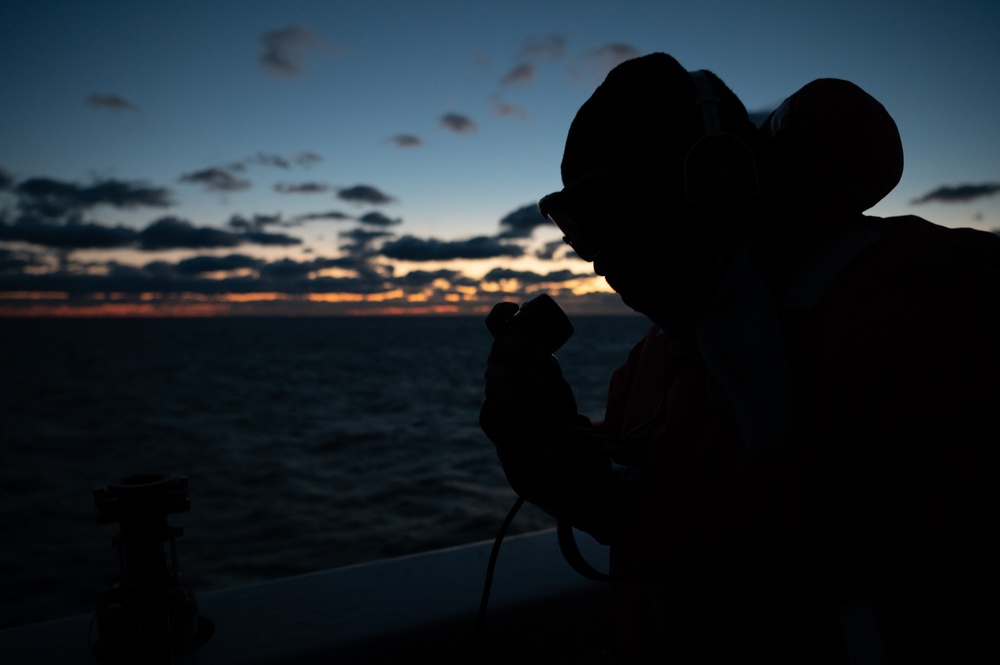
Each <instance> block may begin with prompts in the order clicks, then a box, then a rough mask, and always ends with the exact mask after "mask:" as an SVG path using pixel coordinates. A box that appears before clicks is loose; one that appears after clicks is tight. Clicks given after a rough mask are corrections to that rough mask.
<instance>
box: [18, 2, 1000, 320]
mask: <svg viewBox="0 0 1000 665" xmlns="http://www.w3.org/2000/svg"><path fill="white" fill-rule="evenodd" d="M652 51H665V52H668V53H670V54H672V55H674V56H675V57H676V58H677V59H678V60H679V61H680V62H681V63H682V64H683V65H685V66H686V67H688V68H689V69H702V68H704V69H711V70H713V71H715V72H716V73H717V74H719V75H720V76H721V77H722V79H723V80H725V81H726V83H727V84H728V85H729V86H730V87H731V88H732V89H733V90H734V92H736V94H737V95H739V96H740V98H741V99H742V100H743V102H744V104H745V105H746V107H747V109H748V110H749V111H750V112H751V113H752V114H754V115H755V117H756V116H763V115H766V113H767V112H769V111H770V110H771V109H773V108H774V107H775V106H776V105H777V104H779V103H780V102H781V100H782V99H784V98H785V97H787V96H788V95H790V94H792V93H793V92H794V91H795V90H797V89H798V88H799V87H801V86H802V85H804V84H805V83H808V82H809V81H811V80H813V79H816V78H822V77H835V78H843V79H848V80H851V81H853V82H855V83H857V84H858V85H860V86H861V87H862V88H864V89H865V90H867V91H868V92H869V93H871V94H872V95H874V96H875V97H876V98H877V99H879V101H881V102H882V103H883V104H884V105H885V106H886V108H887V109H888V110H889V112H890V113H891V114H892V115H893V117H894V118H895V120H896V122H897V124H898V126H899V129H900V133H901V135H902V139H903V146H904V151H905V154H906V169H905V173H904V175H903V179H902V182H901V183H900V184H899V185H898V186H897V188H896V189H895V191H894V192H893V193H892V194H890V195H889V196H888V197H887V198H886V199H885V200H884V201H883V202H882V203H880V204H879V205H878V206H877V207H876V208H874V209H873V210H872V211H871V213H872V214H878V215H899V214H917V215H920V216H923V217H926V218H928V219H930V220H931V221H935V222H938V223H940V224H944V225H946V226H953V227H959V226H970V227H974V228H980V229H985V230H993V229H996V228H1000V196H998V195H997V194H998V192H1000V123H998V121H997V118H998V117H1000V3H998V2H995V0H983V1H980V2H965V1H962V0H955V1H951V2H929V1H922V2H921V1H914V2H903V1H898V2H897V1H887V2H879V1H877V0H868V1H857V0H843V1H841V2H829V3H825V2H824V3H819V2H803V0H790V1H780V2H744V1H739V0H732V1H728V2H723V1H717V0H702V1H700V2H688V1H684V2H680V1H670V0H643V1H639V0H634V1H627V2H614V3H613V2H609V1H607V0H605V1H595V0H577V1H572V2H545V1H541V0H534V1H531V2H527V1H525V2H522V1H520V0H506V1H504V2H492V3H484V2H457V1H456V2H433V1H426V2H404V1H402V0H397V1H395V2H385V1H381V0H361V1H354V0H337V1H319V0H314V1H308V0H283V1H282V2H266V1H263V0H242V1H238V2H237V1H232V2H213V1H211V0H200V1H199V2H188V1H178V2H143V1H136V2H99V3H84V2H68V1H67V2H56V1H54V0H4V1H3V2H2V3H0V61H2V63H3V73H2V74H0V76H2V81H3V85H2V87H0V94H2V96H0V315H17V314H21V315H70V314H83V315H122V314H129V315H165V316H166V315H174V316H176V315H184V316H188V315H224V314H275V315H287V314H309V315H320V314H354V313H366V312H367V313H434V312H437V313H481V312H483V311H486V310H488V309H489V307H490V306H491V305H492V304H493V303H494V302H496V301H498V300H501V299H504V298H518V299H520V298H523V297H528V296H530V294H531V293H533V292H535V291H537V290H544V291H547V292H550V293H552V294H554V295H557V296H558V297H559V298H560V302H562V303H563V304H564V305H565V306H566V307H567V309H570V310H575V311H607V310H608V309H609V308H610V309H613V308H614V307H616V306H619V305H618V301H617V296H615V295H614V294H611V293H609V292H608V289H607V287H606V285H604V284H603V281H602V280H600V279H599V278H595V277H593V276H592V273H591V271H590V267H589V265H588V264H586V263H584V262H583V261H581V260H580V259H578V258H577V257H575V255H573V254H572V253H571V252H570V253H567V251H566V248H565V247H563V246H562V245H561V243H560V242H559V241H560V237H559V234H558V232H557V231H556V229H555V228H552V227H550V226H548V225H547V224H543V220H541V218H540V216H539V215H538V213H537V211H536V209H535V202H536V201H537V200H538V199H539V198H540V197H541V196H543V195H545V194H547V193H549V192H551V191H553V190H556V189H559V188H560V187H561V183H560V181H559V161H560V157H561V154H562V147H563V142H564V139H565V135H566V130H567V129H568V127H569V124H570V122H571V120H572V118H573V115H574V113H575V112H576V110H577V108H579V106H580V104H582V103H583V102H584V101H585V100H586V98H587V97H588V96H589V95H590V93H591V92H592V91H593V89H594V87H595V86H596V85H597V84H598V83H599V82H600V81H601V80H602V78H603V76H604V75H605V74H606V72H607V71H608V70H609V69H610V68H611V67H612V66H613V65H615V64H617V63H618V62H620V61H622V60H624V59H627V58H630V57H634V56H637V55H641V54H645V53H649V52H652Z"/></svg>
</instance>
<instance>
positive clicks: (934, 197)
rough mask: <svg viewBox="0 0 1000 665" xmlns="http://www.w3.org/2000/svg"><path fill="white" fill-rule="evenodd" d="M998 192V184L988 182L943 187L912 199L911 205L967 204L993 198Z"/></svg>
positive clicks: (999, 190) (999, 189)
mask: <svg viewBox="0 0 1000 665" xmlns="http://www.w3.org/2000/svg"><path fill="white" fill-rule="evenodd" d="M997 192H1000V183H997V182H988V183H982V184H979V185H972V184H964V185H954V186H950V185H943V186H941V187H938V188H937V189H935V190H933V191H931V192H928V193H927V194H924V195H923V196H921V197H919V198H916V199H914V200H913V201H911V203H914V204H917V203H930V202H931V201H940V202H941V203H969V202H970V201H975V200H976V199H982V198H986V197H989V196H993V195H994V194H996V193H997Z"/></svg>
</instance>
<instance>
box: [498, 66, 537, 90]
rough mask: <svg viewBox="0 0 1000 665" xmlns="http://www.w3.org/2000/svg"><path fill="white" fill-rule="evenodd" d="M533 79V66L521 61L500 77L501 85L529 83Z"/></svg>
mask: <svg viewBox="0 0 1000 665" xmlns="http://www.w3.org/2000/svg"><path fill="white" fill-rule="evenodd" d="M534 80H535V66H534V65H531V64H528V63H521V64H519V65H516V66H514V68H513V69H511V70H510V71H509V72H507V73H506V74H504V76H503V77H502V78H501V79H500V83H501V84H502V85H514V84H517V83H530V82H532V81H534Z"/></svg>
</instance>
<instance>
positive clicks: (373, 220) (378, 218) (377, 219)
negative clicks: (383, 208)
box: [358, 212, 403, 226]
mask: <svg viewBox="0 0 1000 665" xmlns="http://www.w3.org/2000/svg"><path fill="white" fill-rule="evenodd" d="M358 221H359V222H361V223H362V224H368V225H370V226H395V225H396V224H402V223H403V220H401V219H398V218H397V219H392V218H391V217H387V216H386V215H383V214H382V213H380V212H369V213H367V214H365V215H361V217H358Z"/></svg>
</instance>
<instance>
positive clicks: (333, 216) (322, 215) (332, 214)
mask: <svg viewBox="0 0 1000 665" xmlns="http://www.w3.org/2000/svg"><path fill="white" fill-rule="evenodd" d="M346 219H354V217H352V216H350V215H347V214H345V213H342V212H340V211H337V210H330V211H329V212H309V213H305V214H302V215H298V216H297V217H295V221H296V222H313V221H323V220H335V221H340V220H346Z"/></svg>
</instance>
